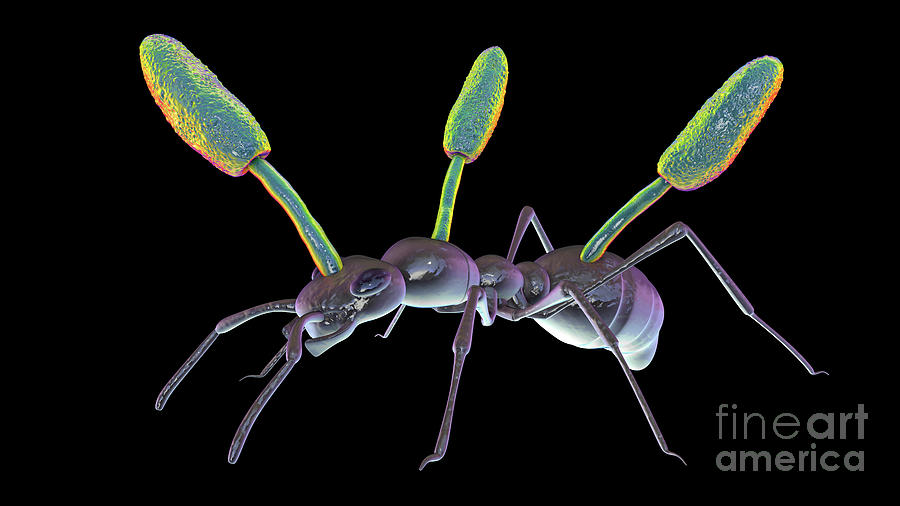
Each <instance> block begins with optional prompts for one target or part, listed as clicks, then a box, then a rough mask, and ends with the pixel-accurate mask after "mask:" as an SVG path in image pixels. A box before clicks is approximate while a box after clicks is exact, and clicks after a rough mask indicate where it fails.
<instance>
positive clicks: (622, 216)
mask: <svg viewBox="0 0 900 506" xmlns="http://www.w3.org/2000/svg"><path fill="white" fill-rule="evenodd" d="M669 188H671V186H670V185H669V183H667V182H666V180H665V179H663V178H661V177H658V178H656V180H654V181H653V182H652V183H650V184H649V185H647V187H646V188H644V189H643V190H641V191H639V192H638V193H637V194H636V195H635V196H634V197H631V200H629V201H628V202H627V203H626V204H625V205H624V206H622V208H621V209H619V210H618V211H616V214H614V215H612V217H611V218H610V219H608V220H606V223H604V224H603V226H602V227H600V230H598V231H597V233H596V234H594V236H593V237H591V240H590V241H588V242H587V244H585V245H584V249H582V250H581V261H582V262H596V261H597V259H599V258H600V257H601V256H603V253H604V252H605V251H606V248H608V247H609V244H610V243H611V242H612V241H613V239H615V238H616V236H617V235H619V232H621V231H622V229H623V228H625V227H626V226H627V225H628V224H629V223H631V222H632V220H634V219H635V218H637V217H638V215H639V214H641V213H642V212H644V211H645V210H647V208H648V207H650V206H651V205H653V203H654V202H656V201H657V200H659V199H660V197H662V196H663V195H665V193H666V192H667V191H669Z"/></svg>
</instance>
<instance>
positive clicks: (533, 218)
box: [506, 206, 553, 262]
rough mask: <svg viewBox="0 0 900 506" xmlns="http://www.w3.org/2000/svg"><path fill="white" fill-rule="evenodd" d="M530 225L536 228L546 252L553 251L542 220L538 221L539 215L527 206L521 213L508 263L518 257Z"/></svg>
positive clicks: (510, 248) (511, 244)
mask: <svg viewBox="0 0 900 506" xmlns="http://www.w3.org/2000/svg"><path fill="white" fill-rule="evenodd" d="M529 223H531V224H532V225H533V226H534V231H535V232H536V233H537V235H538V239H540V240H541V245H542V246H544V251H545V252H547V253H550V252H551V251H553V245H552V244H550V239H549V238H548V237H547V233H546V232H544V227H542V226H541V220H539V219H538V217H537V214H536V213H535V212H534V209H532V208H531V206H525V207H523V208H522V211H521V212H520V213H519V221H518V223H516V231H515V232H514V233H513V238H512V242H511V243H510V244H509V253H507V254H506V261H507V262H512V261H513V259H514V258H515V257H516V252H517V251H519V244H520V243H521V242H522V237H523V236H524V235H525V229H527V228H528V224H529Z"/></svg>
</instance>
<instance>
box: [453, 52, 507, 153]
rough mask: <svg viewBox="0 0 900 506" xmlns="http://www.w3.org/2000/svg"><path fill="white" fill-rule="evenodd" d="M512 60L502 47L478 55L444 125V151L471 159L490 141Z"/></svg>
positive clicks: (501, 105) (504, 92)
mask: <svg viewBox="0 0 900 506" xmlns="http://www.w3.org/2000/svg"><path fill="white" fill-rule="evenodd" d="M508 78H509V64H508V63H507V61H506V55H505V54H504V53H503V50H502V49H500V48H499V47H497V46H494V47H489V48H487V49H485V50H484V51H482V52H481V54H480V55H478V58H477V59H476V60H475V63H474V64H472V69H471V70H470V71H469V75H468V76H467V77H466V81H465V83H463V88H462V91H461V92H460V93H459V98H457V99H456V103H455V104H453V108H452V109H451V110H450V115H449V116H448V117H447V124H446V126H445V127H444V152H445V153H447V156H449V157H451V158H452V157H453V156H454V155H462V156H463V157H465V159H466V163H472V162H474V161H475V159H476V158H478V155H480V154H481V151H482V150H483V149H484V146H485V145H487V142H488V140H489V139H490V138H491V134H492V133H493V132H494V127H495V126H497V119H498V118H500V109H502V108H503V99H504V97H505V95H506V82H507V80H508Z"/></svg>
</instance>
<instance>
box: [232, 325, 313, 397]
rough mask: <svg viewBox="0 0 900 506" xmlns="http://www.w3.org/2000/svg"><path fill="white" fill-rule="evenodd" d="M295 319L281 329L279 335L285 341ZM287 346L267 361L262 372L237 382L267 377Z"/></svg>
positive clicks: (289, 336) (288, 336) (289, 335)
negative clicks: (282, 336)
mask: <svg viewBox="0 0 900 506" xmlns="http://www.w3.org/2000/svg"><path fill="white" fill-rule="evenodd" d="M297 318H298V317H294V319H293V320H291V321H289V322H288V324H287V325H285V326H284V327H282V329H281V334H282V335H284V338H285V339H288V340H290V338H291V329H293V328H294V323H295V322H296V321H297ZM287 346H288V345H287V343H285V344H284V346H282V347H281V349H280V350H278V353H276V354H275V356H274V357H272V360H269V363H268V364H266V366H265V367H263V370H262V371H260V372H259V374H248V375H246V376H244V377H243V378H241V379H239V380H238V381H244V380H245V379H247V378H256V379H262V378H265V377H266V376H268V374H269V373H270V372H271V371H272V369H274V368H275V364H277V363H278V361H279V360H281V357H283V356H284V352H285V351H286V350H287Z"/></svg>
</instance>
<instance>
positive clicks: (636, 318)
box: [535, 246, 664, 370]
mask: <svg viewBox="0 0 900 506" xmlns="http://www.w3.org/2000/svg"><path fill="white" fill-rule="evenodd" d="M580 248H581V246H568V247H565V248H559V249H556V250H553V251H551V252H550V253H547V254H546V255H544V256H542V257H541V258H539V259H537V260H536V262H535V263H537V264H538V265H540V266H541V267H543V268H544V269H545V270H546V271H547V274H549V276H550V283H551V284H552V285H554V286H555V285H557V284H558V283H560V282H561V281H571V282H573V283H575V284H576V285H577V286H578V288H579V289H580V290H585V289H586V288H588V287H589V286H590V285H591V284H592V283H594V282H595V281H597V280H598V279H600V278H601V277H602V276H603V275H604V274H606V273H607V272H609V271H611V270H612V269H613V268H615V267H616V266H617V265H618V264H620V263H621V262H622V258H621V257H619V256H617V255H614V254H613V253H610V252H609V251H607V252H606V253H605V254H604V255H603V257H601V258H600V259H599V260H598V261H596V262H593V263H585V262H582V261H581V260H580V259H579V254H580V252H581V249H580ZM587 298H588V300H589V301H590V303H591V305H593V306H594V308H596V309H597V312H598V313H599V314H600V317H601V318H602V319H603V321H604V322H607V325H608V326H609V329H610V330H611V331H612V332H613V334H615V336H616V338H618V340H619V348H620V349H621V351H622V354H623V355H624V357H625V361H626V362H627V364H628V367H629V368H630V369H632V370H640V369H643V368H645V367H647V365H649V364H650V361H651V360H653V355H654V354H655V353H656V344H657V340H658V338H659V329H660V327H662V323H663V316H664V310H663V304H662V300H661V299H660V298H659V293H657V291H656V288H654V287H653V285H652V284H650V281H649V280H647V277H646V276H644V274H643V273H642V272H641V271H639V270H637V269H636V268H634V267H632V268H630V269H628V270H626V271H625V272H623V273H622V275H621V276H619V277H617V278H615V279H613V280H610V281H609V282H607V283H606V284H604V285H602V286H600V287H598V288H597V289H596V290H594V291H592V292H590V293H589V294H587ZM535 321H536V322H537V323H538V324H539V325H540V326H541V327H543V328H544V330H546V331H547V332H549V333H550V334H552V335H553V337H555V338H557V339H559V340H560V341H562V342H564V343H567V344H571V345H572V346H577V347H579V348H589V349H593V348H605V347H606V345H605V344H604V342H603V340H602V339H601V338H599V337H598V336H597V332H596V330H594V328H593V327H592V326H591V324H590V322H589V321H588V319H587V318H585V316H584V312H582V311H581V309H580V308H579V307H578V306H577V305H573V306H570V307H568V308H566V309H565V310H563V311H561V312H559V313H557V314H555V315H553V316H551V317H549V318H541V317H540V316H539V315H538V316H536V317H535Z"/></svg>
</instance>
